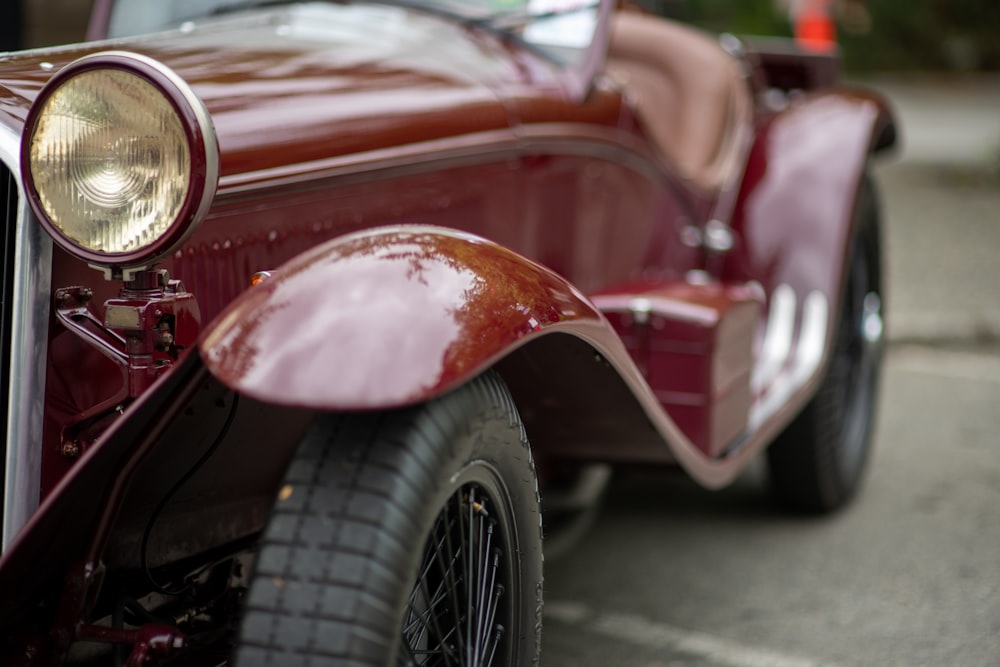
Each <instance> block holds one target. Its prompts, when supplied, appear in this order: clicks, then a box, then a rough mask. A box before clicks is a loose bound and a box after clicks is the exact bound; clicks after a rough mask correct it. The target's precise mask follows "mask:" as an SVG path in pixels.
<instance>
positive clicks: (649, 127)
mask: <svg viewBox="0 0 1000 667" xmlns="http://www.w3.org/2000/svg"><path fill="white" fill-rule="evenodd" d="M607 69H608V72H609V73H610V74H611V75H612V77H614V78H615V79H617V80H619V81H620V82H621V83H622V84H623V85H624V86H625V91H626V94H627V95H628V96H629V97H630V98H632V99H633V102H634V104H635V108H636V113H637V115H638V117H639V119H640V121H641V123H642V124H643V126H644V127H645V129H646V131H647V132H648V133H649V136H650V138H651V139H652V141H653V142H654V143H655V144H656V145H657V147H658V148H659V149H660V150H661V151H662V153H663V154H664V155H665V156H666V157H667V159H668V160H669V161H671V162H673V163H674V164H675V165H676V167H677V170H678V172H679V173H680V175H681V176H683V177H685V178H688V179H690V180H692V181H693V182H694V183H695V184H697V185H698V186H700V187H702V188H704V189H710V190H714V189H718V188H720V187H722V186H723V185H725V184H726V183H727V182H728V181H729V179H730V177H731V176H733V175H734V172H736V171H737V170H738V169H739V167H740V165H741V163H742V159H743V156H744V152H745V149H746V142H747V139H748V138H749V136H750V131H751V124H752V122H753V118H752V115H753V107H752V99H751V95H750V91H749V89H748V85H747V82H746V80H745V79H744V75H743V70H742V67H741V64H740V62H739V61H738V60H737V59H736V58H734V57H733V56H731V55H730V54H729V53H727V52H726V51H725V50H724V49H723V48H722V47H721V46H720V45H719V43H718V41H716V40H715V39H713V38H712V37H710V36H708V35H707V34H705V33H702V32H700V31H698V30H696V29H694V28H691V27H688V26H685V25H681V24H679V23H675V22H672V21H668V20H666V19H663V18H660V17H658V16H652V15H649V14H643V13H639V12H635V11H619V12H616V14H615V16H613V17H612V26H611V42H610V46H609V53H608V68H607Z"/></svg>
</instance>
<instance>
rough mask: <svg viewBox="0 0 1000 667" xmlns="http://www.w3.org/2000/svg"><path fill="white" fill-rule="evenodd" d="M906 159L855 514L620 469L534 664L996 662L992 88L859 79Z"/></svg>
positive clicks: (999, 318)
mask: <svg viewBox="0 0 1000 667" xmlns="http://www.w3.org/2000/svg"><path fill="white" fill-rule="evenodd" d="M874 83H875V84H876V85H877V86H878V87H879V88H880V89H882V90H884V91H885V92H886V93H887V94H888V95H889V96H890V97H891V99H892V100H893V101H894V102H895V103H896V105H897V106H898V109H899V111H900V116H901V118H902V120H903V123H904V126H905V132H906V135H907V146H908V148H907V150H906V151H905V152H904V154H903V155H902V158H901V159H897V160H896V161H895V162H894V163H892V164H890V165H887V166H883V167H880V168H879V170H878V177H879V181H880V182H881V184H882V186H883V192H884V195H885V208H886V212H887V215H888V220H889V224H888V229H887V237H888V243H889V248H890V251H889V252H890V257H889V281H890V285H889V303H890V307H891V309H892V310H891V313H890V318H889V321H888V332H889V334H890V336H891V338H892V345H891V347H890V354H889V357H888V363H887V365H886V372H885V375H884V382H883V396H884V401H883V409H882V414H881V418H880V421H879V428H878V431H877V438H876V441H877V444H876V452H875V456H874V459H873V461H872V467H871V470H870V475H869V479H868V484H867V486H866V489H865V491H864V493H863V495H862V496H861V497H860V498H859V499H858V500H859V502H857V503H856V504H854V505H853V506H851V507H850V508H848V510H847V511H846V512H843V513H840V514H838V515H836V516H833V517H830V518H828V519H825V520H818V521H817V520H803V519H795V518H789V517H787V516H783V515H781V514H780V513H777V512H776V511H775V510H774V509H773V508H772V507H771V506H770V505H769V504H768V502H767V500H766V497H765V496H764V494H763V492H762V489H763V487H764V484H765V481H764V475H763V472H762V471H761V470H760V469H759V468H758V469H754V470H751V471H750V472H749V473H748V474H747V475H745V476H744V477H743V478H741V479H740V480H739V482H738V483H737V484H736V485H734V486H733V487H731V488H729V489H727V490H725V491H722V492H719V493H707V492H704V491H701V490H700V489H696V488H694V487H693V485H691V484H690V483H688V482H686V481H685V480H683V479H679V478H673V479H664V478H663V477H662V476H660V475H655V474H638V473H634V472H633V473H630V474H626V475H620V476H619V477H618V478H616V481H615V483H614V485H613V487H612V490H611V493H610V495H609V498H608V504H607V506H606V508H605V510H604V512H603V513H602V514H601V516H600V518H599V519H598V522H597V524H596V526H595V528H594V530H593V531H592V532H591V533H590V534H589V535H588V536H587V538H586V539H585V540H584V541H583V542H582V544H581V545H580V546H579V548H578V549H577V550H576V551H575V552H574V553H573V554H572V555H570V556H568V557H566V558H563V559H561V560H558V561H556V562H553V563H549V567H548V570H547V584H548V586H547V588H548V590H547V596H548V597H547V603H548V606H547V609H548V611H547V625H546V633H545V648H544V652H543V655H544V658H543V664H544V665H545V667H570V666H572V667H591V666H592V667H598V666H601V667H606V666H612V665H613V666H616V667H619V666H620V667H681V666H684V667H696V666H699V667H722V666H726V667H759V666H771V667H805V666H809V665H905V666H910V665H929V666H939V665H949V666H951V667H964V666H975V667H982V666H992V665H1000V442H998V437H997V433H1000V345H998V340H1000V259H998V257H997V254H998V253H1000V79H996V80H988V81H984V80H981V79H980V80H977V81H901V80H888V79H883V80H878V81H876V82H874Z"/></svg>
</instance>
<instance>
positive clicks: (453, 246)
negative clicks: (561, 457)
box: [202, 226, 603, 410]
mask: <svg viewBox="0 0 1000 667" xmlns="http://www.w3.org/2000/svg"><path fill="white" fill-rule="evenodd" d="M577 321H586V322H590V323H592V324H593V323H601V322H603V318H602V316H601V315H600V314H599V313H598V312H597V311H596V310H595V309H594V308H593V307H592V306H591V305H590V304H589V302H587V301H586V300H585V299H584V298H583V296H582V295H581V294H580V293H579V292H578V291H577V290H576V289H575V288H573V287H572V286H571V285H569V283H567V282H566V281H565V280H563V279H561V278H559V277H558V276H557V275H555V274H554V273H552V272H551V271H549V270H548V269H545V268H543V267H541V266H539V265H536V264H533V263H529V262H527V261H525V260H523V259H522V258H520V257H518V256H517V255H515V254H514V253H512V252H510V251H509V250H506V249H504V248H502V247H501V246H498V245H496V244H494V243H490V242H488V241H486V240H485V239H482V238H477V237H472V236H469V235H466V234H461V233H458V232H455V231H453V230H448V229H445V228H434V227H422V226H408V227H396V228H388V229H383V228H377V229H374V230H372V231H371V232H363V233H357V234H353V235H349V236H346V237H342V238H339V239H336V240H334V241H331V242H329V243H326V244H324V245H321V246H319V247H317V248H315V249H314V250H311V251H309V252H306V253H304V254H302V255H300V256H299V257H297V258H296V259H294V260H293V261H291V262H290V263H288V264H286V265H284V266H283V267H281V268H280V269H279V270H278V271H275V272H274V274H273V277H272V278H271V279H269V280H267V281H265V282H264V283H262V284H261V285H259V286H257V287H255V288H253V289H252V290H250V291H248V292H246V293H245V294H244V295H243V296H242V297H241V298H239V299H237V300H236V301H235V302H234V303H233V304H232V305H231V306H230V307H229V308H227V309H226V310H225V311H224V312H223V313H222V315H221V316H220V317H218V318H217V319H216V320H215V322H214V323H213V324H212V326H211V327H210V328H209V329H208V330H207V331H206V335H205V337H204V340H203V342H202V348H203V350H204V352H203V354H204V357H205V362H206V364H207V366H208V368H209V370H210V371H211V372H212V373H213V374H214V375H215V376H216V377H217V378H219V379H220V380H221V381H222V382H224V383H225V384H226V385H228V386H230V387H232V388H234V389H236V390H237V391H239V392H240V393H242V394H246V395H248V396H252V397H254V398H257V399H259V400H265V401H268V402H276V403H281V404H286V405H291V406H295V407H305V408H314V409H327V410H329V409H336V410H356V409H375V408H387V407H395V406H399V405H405V404H410V403H415V402H418V401H423V400H427V399H428V398H431V397H432V396H434V395H437V394H440V393H442V392H444V391H447V390H448V389H449V388H452V387H454V386H457V385H458V384H460V383H461V382H463V381H465V380H467V379H468V378H470V377H472V376H474V375H476V374H477V373H480V372H482V370H483V369H485V368H487V367H489V366H490V365H491V364H492V363H493V362H494V361H496V360H497V359H498V358H499V357H501V356H503V355H505V354H508V353H510V351H511V350H512V349H514V348H515V347H517V346H518V345H520V344H521V343H522V342H525V341H526V340H527V339H529V338H530V337H532V336H534V335H537V334H540V333H542V332H545V331H546V330H547V329H549V328H551V327H553V326H554V325H558V324H563V325H565V324H567V323H571V322H577ZM563 328H565V327H563ZM290 331H294V332H295V334H294V335H289V333H290Z"/></svg>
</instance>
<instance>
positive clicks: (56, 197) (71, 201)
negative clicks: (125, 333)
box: [30, 69, 191, 255]
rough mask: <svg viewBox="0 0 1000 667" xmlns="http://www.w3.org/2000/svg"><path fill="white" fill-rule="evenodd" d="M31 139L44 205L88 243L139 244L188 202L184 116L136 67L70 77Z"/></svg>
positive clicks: (116, 250) (126, 248)
mask: <svg viewBox="0 0 1000 667" xmlns="http://www.w3.org/2000/svg"><path fill="white" fill-rule="evenodd" d="M31 142H32V143H31V147H30V169H31V175H32V179H33V181H34V186H35V190H36V191H37V193H38V197H39V201H40V203H41V206H42V208H43V209H44V210H45V212H46V213H47V215H48V218H49V221H50V222H51V223H52V224H53V225H55V227H56V228H57V229H58V230H59V231H60V232H61V233H62V234H63V235H64V236H66V237H67V238H68V239H69V240H71V241H72V242H74V243H76V244H78V245H80V246H81V247H82V248H84V249H86V250H89V251H91V252H98V253H106V254H110V255H116V254H125V253H132V252H136V251H141V250H142V248H144V247H146V246H149V245H151V244H153V243H155V242H156V241H157V239H159V238H160V237H161V236H163V235H164V234H165V233H166V232H167V231H168V229H169V228H170V226H171V225H172V224H173V223H174V222H175V220H176V218H177V215H178V213H179V211H180V210H181V207H182V206H183V204H184V199H185V197H186V195H187V192H188V188H189V185H190V178H191V176H190V174H191V150H190V147H189V146H188V139H187V136H186V135H185V132H184V127H183V125H182V124H181V119H180V118H179V117H178V116H177V112H176V111H175V110H174V107H173V106H172V105H171V104H170V102H169V101H168V100H167V98H166V97H165V96H164V95H163V93H161V92H160V91H159V90H158V89H157V88H156V87H154V86H153V85H152V84H150V83H149V82H147V81H146V80H145V79H143V78H141V77H139V76H137V75H135V74H131V73H129V72H126V71H123V70H117V69H103V70H87V71H84V72H81V73H80V74H78V75H76V76H74V77H72V78H71V79H69V80H67V81H66V82H64V83H63V85H61V86H60V87H59V88H58V89H57V90H56V91H55V92H54V93H53V94H52V95H51V96H50V97H49V98H48V99H47V100H46V101H45V103H44V108H43V109H42V112H41V114H40V116H39V119H38V123H37V125H36V128H35V132H34V134H33V136H32V138H31Z"/></svg>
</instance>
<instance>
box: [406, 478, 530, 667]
mask: <svg viewBox="0 0 1000 667" xmlns="http://www.w3.org/2000/svg"><path fill="white" fill-rule="evenodd" d="M502 511H505V510H504V509H503V508H502V507H501V506H500V505H498V504H497V502H496V501H495V500H494V498H493V497H491V495H490V493H489V492H488V491H487V490H486V488H485V487H484V486H482V485H480V484H476V483H470V484H466V485H464V486H463V487H462V488H461V489H460V490H459V491H457V492H456V493H454V494H453V495H452V496H451V498H449V499H448V502H447V503H446V504H445V506H444V508H443V509H442V510H441V512H440V513H439V514H438V516H437V519H436V520H435V523H434V528H433V530H432V531H431V535H430V537H429V538H428V541H427V545H426V547H425V548H424V555H423V562H422V564H421V566H420V570H419V574H418V578H417V581H416V584H415V585H414V587H413V592H412V593H411V594H410V598H409V600H408V601H407V608H406V612H405V615H404V618H403V629H402V635H401V641H402V647H401V651H400V658H401V660H400V664H402V665H417V666H423V665H428V666H431V665H443V666H450V665H455V666H461V667H490V666H491V665H497V664H502V660H503V659H504V658H503V656H504V655H505V654H506V653H508V652H509V651H508V649H507V646H506V645H507V643H509V642H508V641H507V637H506V636H505V633H506V626H505V624H504V621H505V620H506V619H507V617H508V615H509V610H508V605H507V600H506V598H505V596H504V593H505V592H506V591H507V589H508V588H509V587H510V585H511V582H510V579H511V576H512V569H511V568H510V558H511V554H510V552H509V551H508V550H507V548H506V541H505V539H504V538H505V535H504V534H503V530H504V529H503V522H502V521H500V520H499V519H498V517H497V516H495V515H496V514H498V513H499V512H502Z"/></svg>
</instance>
